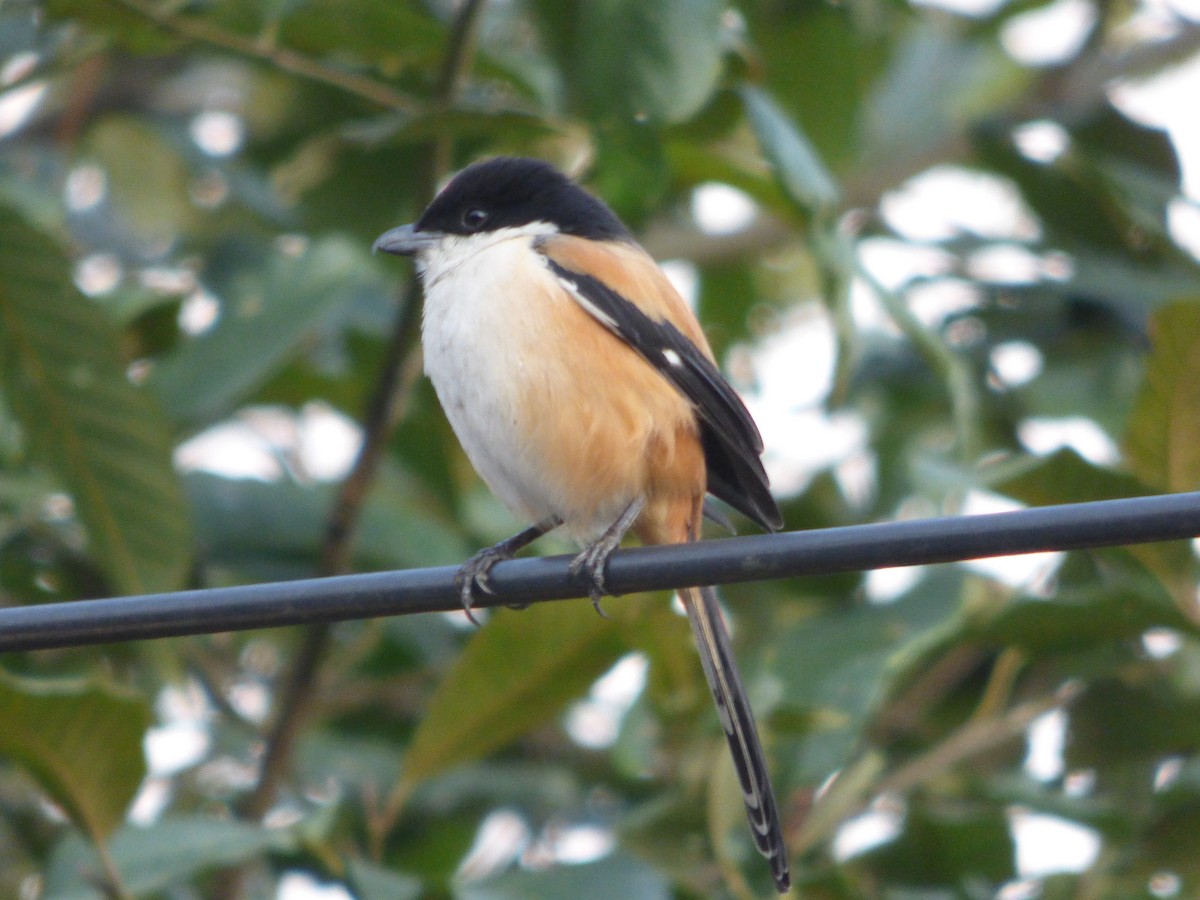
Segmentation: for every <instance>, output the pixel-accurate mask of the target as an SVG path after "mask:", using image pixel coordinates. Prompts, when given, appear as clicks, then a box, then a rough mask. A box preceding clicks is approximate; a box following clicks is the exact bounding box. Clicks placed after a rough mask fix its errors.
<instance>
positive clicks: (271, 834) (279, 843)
mask: <svg viewBox="0 0 1200 900" xmlns="http://www.w3.org/2000/svg"><path fill="white" fill-rule="evenodd" d="M299 844H300V840H299V838H298V837H297V830H296V829H281V828H274V829H267V828H263V827H261V826H259V825H251V824H248V823H246V822H236V821H229V820H225V819H215V818H206V817H203V816H171V817H169V818H166V819H163V820H162V821H160V822H156V823H155V824H154V825H153V826H151V827H149V828H141V827H137V826H133V825H126V826H125V827H124V828H122V829H121V830H120V831H119V832H117V834H116V835H115V836H114V837H113V839H112V841H111V843H110V844H109V852H110V854H111V856H112V859H113V863H114V864H115V866H116V869H117V871H119V872H120V873H121V879H122V882H123V883H124V885H125V887H126V888H127V889H128V890H129V892H130V893H131V894H135V895H137V896H145V895H147V894H152V893H153V894H157V893H158V892H161V891H163V890H165V889H166V888H168V887H171V886H172V885H184V884H186V883H187V881H188V879H191V878H193V877H195V876H196V875H199V874H201V873H203V872H206V871H211V870H213V869H219V868H225V867H227V866H231V865H236V864H237V863H240V862H244V861H247V860H251V859H254V858H255V857H258V856H260V855H262V854H263V853H265V852H267V851H275V852H279V853H286V852H294V851H295V850H296V849H297V848H298V847H299ZM99 871H100V862H99V860H98V859H97V858H96V856H95V853H94V852H93V851H92V850H91V848H90V847H88V846H87V845H86V844H84V843H83V842H82V841H79V840H77V839H75V838H74V837H68V838H66V839H65V840H63V841H62V843H60V844H59V845H58V847H56V848H55V851H54V854H53V856H52V857H51V859H50V863H49V866H48V869H47V871H46V874H45V879H46V890H45V897H46V898H47V900H95V898H96V896H97V893H96V887H95V884H94V883H93V882H92V881H91V880H90V879H89V877H88V876H89V873H95V872H99Z"/></svg>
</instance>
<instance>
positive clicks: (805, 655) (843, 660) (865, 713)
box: [764, 567, 963, 783]
mask: <svg viewBox="0 0 1200 900" xmlns="http://www.w3.org/2000/svg"><path fill="white" fill-rule="evenodd" d="M962 581H963V574H962V571H961V570H960V569H957V568H949V567H946V568H939V569H935V570H933V571H932V572H931V573H930V574H928V575H927V576H926V577H925V578H924V579H923V580H922V581H921V582H920V583H918V584H917V586H916V587H914V588H913V589H912V590H911V591H910V592H909V593H907V594H905V595H904V596H903V597H901V598H900V599H898V600H896V601H894V602H892V603H889V604H887V605H884V606H873V605H869V606H868V605H860V606H855V607H854V608H851V609H831V610H829V611H827V612H825V613H823V614H821V615H820V616H817V617H815V618H812V619H807V620H805V621H803V622H800V623H798V624H796V625H795V626H793V627H791V628H788V629H787V630H786V631H783V632H781V634H780V635H779V638H778V642H777V643H776V644H775V645H773V646H771V647H769V648H766V649H765V650H764V655H765V656H766V657H767V658H773V659H775V660H776V663H775V666H774V669H773V672H774V674H775V676H776V677H777V678H779V679H781V680H782V682H783V685H784V686H783V697H784V699H783V700H782V701H781V702H780V711H781V712H783V713H787V712H789V711H793V710H794V711H797V712H802V713H804V714H805V715H807V716H808V717H809V718H810V720H811V723H812V724H811V729H810V732H809V734H807V735H806V736H805V740H804V746H803V750H802V752H801V754H800V755H799V757H798V765H799V767H800V768H799V771H798V772H797V773H796V774H795V775H794V776H793V777H794V778H796V779H797V780H799V781H805V780H807V781H812V782H814V783H815V782H819V781H821V780H822V779H824V778H826V777H827V776H828V775H829V773H830V772H832V771H835V770H836V769H838V768H840V767H841V766H843V765H844V764H845V763H846V757H847V756H848V754H849V753H850V751H851V749H852V747H853V746H854V743H855V742H856V741H857V740H858V738H859V734H860V732H861V730H862V728H863V727H864V725H865V724H866V722H867V720H868V717H869V716H870V714H871V713H873V712H874V711H875V710H876V709H877V708H878V707H879V705H880V703H882V702H883V700H884V699H886V697H887V696H888V694H889V692H890V690H891V687H892V680H893V679H894V678H896V677H898V676H900V675H901V674H902V673H903V672H904V670H905V668H906V666H908V665H911V664H912V662H913V660H915V659H916V658H918V657H919V656H920V655H922V654H923V653H925V652H927V651H928V650H929V648H930V647H932V646H933V645H934V644H935V643H937V642H938V641H941V640H943V639H944V637H945V635H947V634H949V633H951V632H952V631H954V629H955V628H956V627H957V625H956V616H955V612H956V611H957V610H958V608H959V597H960V596H961V595H962Z"/></svg>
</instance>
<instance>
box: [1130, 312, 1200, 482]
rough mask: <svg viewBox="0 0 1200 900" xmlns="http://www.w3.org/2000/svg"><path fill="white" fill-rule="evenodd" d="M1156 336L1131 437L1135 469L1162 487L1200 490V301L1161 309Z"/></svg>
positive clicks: (1154, 328)
mask: <svg viewBox="0 0 1200 900" xmlns="http://www.w3.org/2000/svg"><path fill="white" fill-rule="evenodd" d="M1198 299H1200V298H1198ZM1151 337H1152V340H1153V342H1154V347H1153V350H1152V351H1151V353H1150V357H1149V359H1148V360H1147V362H1146V374H1145V380H1144V381H1143V383H1142V388H1141V391H1140V392H1139V393H1138V397H1137V401H1136V404H1135V406H1134V409H1133V412H1132V413H1131V414H1130V416H1129V426H1128V431H1127V433H1126V435H1125V452H1126V455H1127V458H1128V460H1129V467H1130V469H1132V470H1133V473H1134V474H1135V475H1137V476H1138V477H1139V478H1141V480H1142V481H1144V482H1145V483H1146V484H1148V485H1151V486H1153V487H1155V488H1158V489H1159V490H1162V491H1194V490H1196V489H1197V488H1200V303H1198V302H1196V301H1192V302H1185V303H1177V304H1173V305H1172V306H1169V307H1166V308H1165V309H1162V310H1159V311H1158V312H1157V313H1156V314H1155V316H1154V318H1153V320H1152V322H1151Z"/></svg>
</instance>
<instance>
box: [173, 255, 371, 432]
mask: <svg viewBox="0 0 1200 900" xmlns="http://www.w3.org/2000/svg"><path fill="white" fill-rule="evenodd" d="M247 240H248V239H247ZM245 243H246V241H236V242H232V241H231V242H230V243H228V244H226V245H225V246H224V247H223V248H222V249H221V250H219V251H217V252H216V253H215V254H214V258H213V259H212V260H211V262H210V266H209V271H208V273H207V276H206V281H208V282H209V284H210V286H211V287H212V288H213V289H214V291H215V293H216V294H217V296H218V297H219V299H220V301H221V312H220V318H219V319H218V320H217V323H216V324H215V325H214V326H213V327H212V329H211V330H209V331H206V332H205V333H204V334H202V335H200V336H199V337H198V338H196V339H195V340H192V341H188V342H187V343H185V344H183V345H182V346H181V347H180V348H179V349H178V350H176V352H175V353H174V354H172V355H171V356H169V357H167V358H166V359H163V360H162V361H161V362H159V363H158V364H157V366H156V367H155V369H154V371H153V373H152V374H151V377H150V385H151V387H153V388H154V389H155V390H156V391H157V392H158V394H159V396H161V397H162V398H163V402H164V403H165V405H166V407H167V410H168V411H169V412H170V413H171V415H173V416H175V417H176V418H178V419H180V420H184V421H195V420H212V419H214V418H216V417H218V416H220V415H223V414H225V413H227V412H228V411H229V410H230V409H231V408H232V406H233V405H234V404H235V403H236V402H237V401H238V400H239V399H241V398H242V397H244V396H245V395H246V394H247V393H249V392H250V391H251V390H252V389H253V388H254V387H256V386H257V385H259V384H261V383H263V382H264V381H265V380H266V379H267V378H268V376H270V374H271V373H272V372H274V371H275V370H276V369H277V368H279V367H280V366H281V365H282V364H283V363H284V362H286V361H287V359H288V358H289V357H290V356H291V355H292V354H293V353H295V352H297V350H298V349H299V347H300V345H301V344H302V342H303V341H304V340H305V338H307V337H309V336H310V335H311V334H312V333H313V332H315V331H316V330H318V329H319V328H320V327H321V326H322V325H323V324H325V323H327V322H328V321H329V319H330V317H331V315H332V313H334V312H335V311H337V310H339V309H346V308H348V307H349V306H350V300H351V298H352V296H353V292H354V291H356V290H358V289H360V288H361V287H362V286H363V273H364V272H366V273H371V272H373V271H374V270H373V267H372V265H371V262H370V260H369V258H368V257H367V254H366V250H365V248H363V247H359V246H357V245H354V244H351V243H350V242H348V241H346V240H343V239H340V238H323V239H320V240H317V241H314V242H312V243H311V244H309V245H307V246H304V247H303V248H302V249H300V250H299V252H298V253H296V254H294V255H292V254H289V253H286V252H282V251H280V250H269V251H265V252H260V251H257V250H255V249H254V248H246V247H245Z"/></svg>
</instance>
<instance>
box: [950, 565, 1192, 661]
mask: <svg viewBox="0 0 1200 900" xmlns="http://www.w3.org/2000/svg"><path fill="white" fill-rule="evenodd" d="M1143 580H1144V581H1147V580H1148V579H1146V578H1145V577H1143ZM1155 587H1156V585H1155V584H1154V582H1153V581H1149V582H1148V584H1144V583H1143V584H1139V583H1136V582H1134V583H1128V584H1125V583H1122V584H1117V585H1101V586H1097V585H1096V584H1095V583H1094V582H1093V583H1092V584H1090V585H1087V586H1085V587H1083V588H1074V589H1071V590H1065V591H1060V592H1059V593H1058V594H1056V595H1055V597H1054V599H1053V600H1046V599H1044V598H1022V599H1020V600H1017V601H1015V602H1012V603H1008V604H1005V605H1004V606H1003V607H1002V608H1001V609H1000V611H999V612H998V613H997V614H996V615H995V616H994V617H992V618H990V619H989V620H988V621H987V622H986V624H983V625H982V626H980V627H978V628H974V627H973V628H972V629H971V631H972V634H973V636H976V637H978V638H980V639H983V640H987V641H990V642H994V643H996V644H999V645H1001V646H1007V645H1017V646H1020V647H1023V648H1025V649H1027V650H1030V651H1033V652H1037V653H1042V654H1052V653H1063V654H1065V653H1071V652H1077V651H1079V650H1082V649H1086V648H1088V647H1092V646H1095V645H1097V644H1106V643H1111V642H1114V641H1121V640H1137V639H1138V638H1140V637H1141V635H1142V634H1143V633H1144V632H1145V631H1146V630H1147V629H1150V628H1170V629H1174V630H1176V631H1193V630H1194V626H1193V624H1192V623H1191V622H1190V621H1189V620H1188V619H1187V617H1185V616H1184V615H1183V614H1182V613H1181V612H1180V611H1179V610H1178V609H1177V608H1176V607H1175V605H1174V604H1173V603H1172V602H1171V598H1170V597H1169V596H1168V595H1167V594H1166V593H1165V592H1164V591H1163V590H1162V589H1161V588H1159V589H1157V590H1155V589H1154V588H1155ZM1148 588H1149V589H1148Z"/></svg>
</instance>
